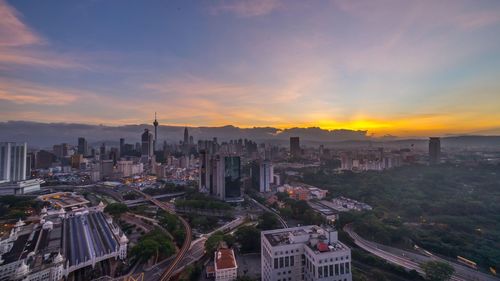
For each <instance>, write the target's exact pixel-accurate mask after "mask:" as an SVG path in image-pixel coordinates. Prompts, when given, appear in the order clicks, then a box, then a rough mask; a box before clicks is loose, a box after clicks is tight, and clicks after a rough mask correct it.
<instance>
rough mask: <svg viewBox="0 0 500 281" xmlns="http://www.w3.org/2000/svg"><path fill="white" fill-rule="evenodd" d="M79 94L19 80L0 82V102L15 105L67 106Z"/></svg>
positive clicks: (79, 93)
mask: <svg viewBox="0 0 500 281" xmlns="http://www.w3.org/2000/svg"><path fill="white" fill-rule="evenodd" d="M79 95H81V92H76V91H74V90H73V91H68V90H60V89H54V88H49V87H45V86H41V85H37V84H32V83H28V82H24V81H19V80H14V81H12V80H10V81H8V80H3V79H2V80H0V100H4V101H10V102H13V103H16V104H39V105H67V104H69V103H72V102H75V101H76V100H77V98H78V96H79Z"/></svg>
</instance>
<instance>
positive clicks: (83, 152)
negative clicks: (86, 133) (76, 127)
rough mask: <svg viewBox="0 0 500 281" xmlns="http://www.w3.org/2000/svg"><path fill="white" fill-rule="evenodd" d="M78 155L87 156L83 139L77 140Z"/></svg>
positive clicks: (86, 148) (85, 143)
mask: <svg viewBox="0 0 500 281" xmlns="http://www.w3.org/2000/svg"><path fill="white" fill-rule="evenodd" d="M78 154H81V155H83V156H87V155H88V144H87V140H86V139H85V138H83V137H80V138H78Z"/></svg>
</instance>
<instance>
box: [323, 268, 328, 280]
mask: <svg viewBox="0 0 500 281" xmlns="http://www.w3.org/2000/svg"><path fill="white" fill-rule="evenodd" d="M323 272H324V273H325V277H328V265H325V266H323Z"/></svg>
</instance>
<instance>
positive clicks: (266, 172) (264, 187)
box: [259, 161, 274, 192]
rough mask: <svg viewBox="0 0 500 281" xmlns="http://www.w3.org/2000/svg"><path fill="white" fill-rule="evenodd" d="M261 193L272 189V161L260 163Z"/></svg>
mask: <svg viewBox="0 0 500 281" xmlns="http://www.w3.org/2000/svg"><path fill="white" fill-rule="evenodd" d="M259 175H260V184H259V191H260V192H268V191H270V189H271V183H273V181H274V173H273V164H272V163H271V162H270V161H263V162H262V163H260V171H259Z"/></svg>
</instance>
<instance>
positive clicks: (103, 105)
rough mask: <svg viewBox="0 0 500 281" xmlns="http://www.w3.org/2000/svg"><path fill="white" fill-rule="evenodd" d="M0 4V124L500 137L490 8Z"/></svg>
mask: <svg viewBox="0 0 500 281" xmlns="http://www.w3.org/2000/svg"><path fill="white" fill-rule="evenodd" d="M382 2H383V3H378V2H377V1H355V2H352V1H341V0H339V1H335V0H333V1H307V2H305V1H280V0H269V1H264V0H257V1H203V2H201V3H200V2H197V1H148V2H147V3H142V2H134V1H87V2H80V3H72V2H67V1H63V2H58V3H57V5H48V4H47V3H46V2H43V1H35V2H33V1H4V0H2V1H0V14H1V17H0V35H1V36H0V38H1V39H0V101H1V103H0V121H8V120H23V121H37V122H66V123H86V124H105V125H125V124H143V123H146V122H148V120H151V118H152V112H154V111H157V112H158V113H159V115H158V116H159V121H160V122H161V123H162V124H168V125H178V126H185V125H188V126H224V125H234V126H238V127H244V128H248V127H254V126H257V127H264V126H272V127H276V128H281V129H283V128H291V127H321V128H322V129H329V130H331V129H350V130H366V131H368V134H369V135H376V136H383V135H386V134H390V135H397V136H412V137H414V136H419V137H423V136H428V135H446V134H483V135H485V134H490V135H491V134H499V133H500V111H499V110H498V108H500V96H499V92H500V84H499V83H500V82H499V81H500V79H498V78H499V77H500V67H499V65H500V51H499V50H500V37H499V36H498V29H499V25H500V3H499V2H497V1H439V2H436V1H418V2H411V3H407V2H403V1H382Z"/></svg>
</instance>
